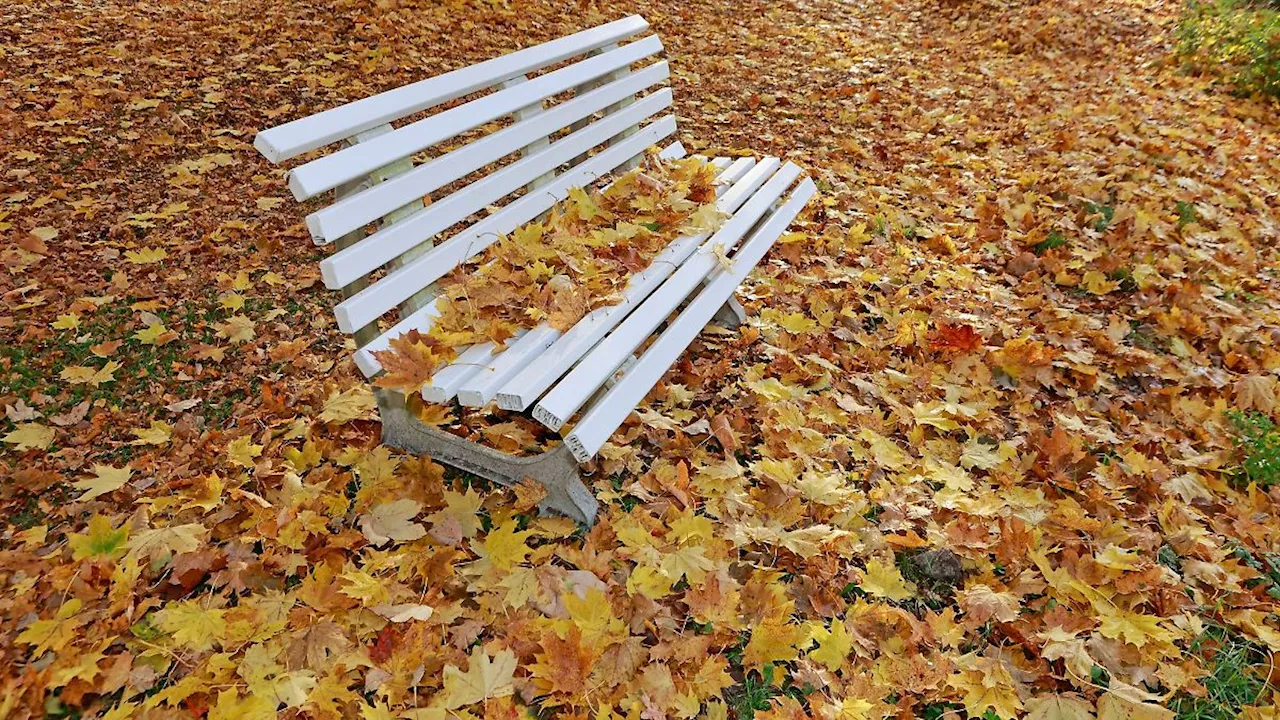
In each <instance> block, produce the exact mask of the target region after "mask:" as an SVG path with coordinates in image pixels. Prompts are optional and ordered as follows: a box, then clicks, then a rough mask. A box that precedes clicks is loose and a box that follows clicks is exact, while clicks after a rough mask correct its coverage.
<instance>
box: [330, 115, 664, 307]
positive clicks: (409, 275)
mask: <svg viewBox="0 0 1280 720" xmlns="http://www.w3.org/2000/svg"><path fill="white" fill-rule="evenodd" d="M646 99H647V98H646ZM638 106H639V103H637V104H636V105H633V106H632V107H633V108H634V107H638ZM630 109H631V108H628V110H630ZM624 112H625V111H624ZM675 129H676V125H675V118H673V117H671V116H670V115H668V116H666V117H663V118H661V119H659V120H657V121H655V122H652V123H650V124H648V125H646V126H645V127H644V128H642V129H641V130H640V132H639V133H637V134H635V135H633V136H631V137H629V138H627V139H626V140H624V141H623V142H620V143H618V144H616V145H613V146H611V147H609V148H607V149H605V150H602V151H600V152H599V153H597V154H596V155H594V156H592V157H591V158H589V159H588V160H587V161H586V162H584V163H582V164H581V165H576V166H574V167H572V168H570V169H569V170H568V171H566V172H565V173H563V174H561V175H560V176H559V177H557V178H556V179H555V181H554V182H552V183H551V184H550V185H547V186H546V187H544V188H541V189H540V190H539V191H537V192H535V193H530V194H526V195H525V196H523V197H521V198H520V199H518V200H516V201H514V202H512V203H510V204H509V205H507V206H506V207H504V208H503V209H502V210H500V211H498V212H497V213H494V214H493V215H490V216H489V217H486V218H484V219H483V220H481V221H479V222H477V223H475V224H474V225H472V226H471V227H469V228H467V229H465V230H463V231H462V232H460V233H458V234H457V235H455V236H453V237H452V238H450V239H448V240H447V241H445V242H442V243H440V244H438V245H436V246H435V247H434V248H433V249H432V250H431V251H430V252H428V253H426V254H424V255H422V256H421V257H419V258H416V259H414V260H412V261H411V262H408V263H405V265H404V266H402V267H401V268H399V269H397V270H394V271H392V272H390V273H388V274H387V275H386V276H385V277H383V278H382V279H381V280H379V281H378V282H377V283H375V284H373V285H372V286H370V287H368V288H366V289H365V290H362V291H360V292H358V293H356V294H355V295H352V296H351V297H349V298H347V299H346V300H344V301H342V302H341V303H339V304H338V305H337V307H335V308H334V315H335V316H336V317H337V319H338V327H340V328H341V329H342V330H343V331H344V332H351V329H354V328H358V327H361V326H363V325H364V324H366V323H368V322H370V321H372V320H375V319H377V318H378V317H380V316H381V315H382V314H383V313H385V312H386V311H387V310H389V309H391V308H392V307H394V306H395V305H396V303H398V302H400V301H401V300H403V299H404V298H406V297H409V296H410V295H412V294H413V293H415V292H417V291H418V290H419V289H421V288H422V287H425V286H426V285H429V284H430V283H433V282H435V281H436V280H439V279H440V278H441V277H443V276H444V275H445V274H447V273H448V272H449V271H451V270H452V269H453V268H455V267H457V266H458V264H459V263H462V262H464V261H465V260H467V259H468V258H470V257H472V256H474V255H476V254H478V253H480V252H483V251H484V249H485V248H487V247H488V246H489V245H491V244H492V243H493V242H494V241H495V240H497V239H498V237H499V236H500V235H503V234H506V233H509V232H511V231H512V230H515V229H516V228H518V227H520V226H521V225H522V224H524V223H526V222H528V221H529V220H531V219H533V218H535V217H537V216H538V214H539V213H542V212H543V211H545V210H547V209H549V208H550V207H551V206H552V205H554V204H555V203H556V202H558V201H560V200H563V199H564V198H565V197H567V196H568V194H569V188H572V187H582V186H585V185H588V184H590V183H591V182H593V181H594V180H595V179H597V178H599V177H600V176H602V175H605V174H607V173H609V172H610V171H612V170H613V169H614V168H616V167H618V166H619V165H621V164H622V163H624V162H626V161H627V160H629V159H631V158H632V157H634V156H635V155H637V154H639V153H641V152H643V151H644V149H645V148H646V147H648V146H650V145H653V144H655V143H657V142H658V141H660V140H662V139H663V138H665V137H667V136H669V135H671V134H672V133H674V132H675ZM584 131H585V130H584ZM580 132H581V131H580ZM567 139H568V138H565V140H567ZM561 142H563V140H561ZM557 145H559V143H556V145H552V146H551V148H548V151H552V150H554V149H555V148H556V146H557ZM544 152H546V151H544ZM536 157H537V156H534V155H531V156H529V157H528V158H526V160H533V159H534V158H536ZM519 162H524V160H521V161H519ZM516 164H518V163H513V164H512V165H511V166H509V167H514V166H515V165H516ZM536 167H537V166H533V165H531V166H530V168H529V170H530V172H534V171H535V170H536ZM490 177H493V176H492V175H491V176H490ZM519 177H520V180H521V181H524V179H525V177H526V175H521V176H519ZM437 204H439V203H437ZM432 207H434V205H433V206H432ZM429 209H430V208H428V210H429ZM406 224H407V223H406ZM396 227H397V228H398V227H400V226H396ZM392 229H393V230H394V229H395V228H392ZM437 232H438V231H437ZM433 234H434V233H433ZM371 237H372V236H371ZM368 242H369V241H368V239H366V240H365V242H364V243H361V244H359V245H356V246H354V247H353V248H352V250H353V251H356V252H354V253H352V254H351V255H352V257H346V256H345V255H346V254H345V253H339V254H335V255H334V256H331V257H330V258H328V259H326V260H325V261H323V262H322V263H321V273H322V275H323V274H324V268H325V267H326V266H325V263H328V262H329V261H334V262H332V263H330V264H329V266H328V267H330V270H329V272H330V273H331V274H330V276H328V277H326V278H325V280H326V285H328V284H330V282H331V281H332V282H333V283H334V284H336V285H337V286H339V287H341V286H342V285H343V284H345V283H342V282H339V280H343V281H349V280H351V279H354V278H355V277H359V276H360V273H367V272H368V271H369V269H371V268H376V267H378V266H379V265H381V264H382V262H385V261H374V262H373V263H370V262H368V261H363V260H362V259H361V258H362V256H361V255H360V254H359V253H360V252H361V251H363V249H364V248H365V245H366V244H367V243H368ZM406 244H407V243H406ZM339 255H344V257H342V258H339V257H338V256H339ZM385 256H386V253H383V254H382V257H385ZM348 260H349V261H350V262H352V263H359V265H357V267H358V268H361V269H360V270H358V271H357V272H354V273H348V272H344V273H343V274H341V275H338V274H337V268H338V267H341V266H339V265H337V263H345V262H347V261H348Z"/></svg>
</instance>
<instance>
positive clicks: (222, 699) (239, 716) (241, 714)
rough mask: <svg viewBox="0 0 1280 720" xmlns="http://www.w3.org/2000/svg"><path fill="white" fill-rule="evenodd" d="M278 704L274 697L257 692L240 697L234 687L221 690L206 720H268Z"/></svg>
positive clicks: (274, 712)
mask: <svg viewBox="0 0 1280 720" xmlns="http://www.w3.org/2000/svg"><path fill="white" fill-rule="evenodd" d="M278 704H279V703H278V702H277V701H276V698H265V697H262V696H260V695H257V694H250V695H246V696H244V697H240V695H239V693H238V692H237V691H236V690H234V689H228V690H221V691H219V692H218V701H217V702H216V703H215V704H214V705H213V707H211V708H209V715H208V717H207V718H206V720H268V719H269V718H274V717H276V706H277V705H278Z"/></svg>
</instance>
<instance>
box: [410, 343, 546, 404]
mask: <svg viewBox="0 0 1280 720" xmlns="http://www.w3.org/2000/svg"><path fill="white" fill-rule="evenodd" d="M525 332H526V331H524V330H519V331H517V332H516V334H515V337H514V338H512V339H513V340H515V339H519V338H520V337H521V336H523V335H524V334H525ZM498 354H499V350H498V346H497V345H495V344H494V343H491V342H486V343H478V344H476V345H472V346H471V347H468V348H466V349H465V350H463V351H462V352H460V353H458V357H457V358H455V359H454V361H453V362H452V363H450V364H449V365H448V366H446V367H444V368H442V369H441V370H440V371H439V372H437V373H436V374H435V375H433V376H432V377H431V380H430V381H428V382H427V383H426V384H424V385H423V386H422V399H423V400H425V401H426V402H434V403H445V402H449V401H450V400H452V399H453V396H454V395H457V394H458V388H459V387H461V386H462V383H464V382H466V380H467V378H469V377H471V376H472V375H475V374H476V373H478V372H480V370H481V369H482V368H484V367H485V366H487V365H488V364H489V363H491V362H493V359H494V358H495V357H497V356H498Z"/></svg>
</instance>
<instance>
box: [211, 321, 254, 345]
mask: <svg viewBox="0 0 1280 720" xmlns="http://www.w3.org/2000/svg"><path fill="white" fill-rule="evenodd" d="M253 325H254V323H253V320H251V319H249V318H248V317H245V316H244V315H232V316H231V317H229V318H227V319H226V321H225V322H220V323H214V324H213V326H214V327H215V328H216V329H217V330H218V337H221V338H226V339H227V340H230V341H231V342H233V343H236V344H237V345H239V344H241V343H247V342H249V341H250V340H252V339H253V337H254V334H255V333H254V330H253Z"/></svg>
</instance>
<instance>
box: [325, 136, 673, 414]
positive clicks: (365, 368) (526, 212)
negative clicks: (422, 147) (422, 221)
mask: <svg viewBox="0 0 1280 720" xmlns="http://www.w3.org/2000/svg"><path fill="white" fill-rule="evenodd" d="M653 127H654V126H653V125H650V126H648V127H646V128H645V133H652V136H650V135H646V136H644V137H640V136H637V137H635V138H629V139H628V140H629V143H630V144H629V145H627V146H623V145H621V144H620V145H617V146H615V147H612V148H609V149H608V150H606V151H604V152H602V153H600V154H599V155H596V156H595V157H593V158H591V159H590V160H588V161H587V162H585V163H583V164H582V165H579V166H577V167H575V168H574V169H573V172H572V173H570V174H566V175H562V176H560V177H559V178H557V183H559V184H561V187H548V188H547V190H548V191H554V197H553V199H551V200H550V201H548V203H547V205H546V207H551V205H552V204H554V203H555V202H556V201H557V200H561V199H564V197H566V196H567V194H568V188H569V187H575V186H581V185H586V184H589V183H590V182H591V181H593V180H595V179H596V178H597V177H599V176H601V175H604V174H606V173H608V172H610V171H612V170H613V169H614V168H616V167H618V166H620V165H621V164H622V163H624V162H626V160H627V159H628V158H629V157H630V156H631V155H634V154H635V153H637V152H641V151H643V150H644V149H645V147H647V145H645V144H644V142H645V141H648V142H649V144H653V143H656V142H657V141H658V140H661V139H662V138H663V137H666V136H667V135H670V134H671V133H672V132H674V131H675V121H674V120H672V121H671V123H670V124H669V128H668V129H666V131H665V132H664V133H663V134H662V135H661V136H659V135H658V134H657V131H655V130H653ZM660 129H661V128H660ZM628 153H630V154H631V155H628ZM658 155H659V156H660V157H662V158H666V159H676V158H680V157H683V156H684V145H682V144H680V142H679V141H677V142H673V143H671V144H670V145H668V146H666V147H665V148H663V149H662V150H661V151H659V152H658ZM531 199H544V196H543V195H542V194H541V193H540V194H539V195H538V196H536V198H527V197H526V198H521V199H520V200H518V201H517V202H515V203H512V205H509V206H507V207H506V208H504V210H503V211H502V212H501V213H499V214H498V215H494V216H492V217H490V218H486V219H485V220H482V221H480V222H479V223H476V225H474V226H472V228H473V229H474V228H475V227H478V226H480V225H484V224H485V223H489V221H490V220H496V219H497V218H498V217H499V215H504V214H505V215H507V217H506V218H505V219H503V220H502V222H503V223H505V224H503V225H495V226H493V227H491V228H490V229H489V230H486V231H485V232H497V233H500V234H501V233H506V232H510V230H514V229H515V228H517V227H519V226H520V225H521V224H523V223H524V222H525V221H526V220H527V219H528V218H532V217H534V216H536V215H537V214H538V213H540V212H542V210H539V209H537V208H538V207H539V206H538V205H533V204H531V205H529V206H528V207H527V208H524V209H520V208H516V207H514V206H515V205H518V204H520V203H525V202H527V201H530V200H531ZM530 208H532V209H530ZM544 209H545V208H544ZM521 218H525V219H521ZM508 224H509V225H510V228H509V229H502V228H506V227H507V225H508ZM415 262H416V261H415ZM403 269H406V270H410V271H413V270H414V269H416V266H415V268H403ZM388 277H389V276H388ZM386 281H387V278H383V280H382V282H386ZM413 292H415V291H410V294H412V293H413ZM398 302H400V301H399V300H395V301H392V304H391V306H390V307H394V306H395V304H396V303H398ZM379 315H381V313H379ZM439 315H440V311H439V310H438V309H436V307H435V303H432V304H431V305H428V306H426V307H424V308H422V309H421V310H418V311H417V312H415V313H413V314H412V315H411V316H409V317H407V318H405V319H404V320H402V321H400V322H398V323H396V324H395V325H394V326H393V327H391V328H390V329H388V330H387V331H386V332H384V333H382V334H381V335H379V336H377V337H376V338H375V339H374V340H373V341H371V342H370V343H369V344H368V345H366V346H364V347H363V348H361V349H359V350H357V351H356V354H355V362H356V366H357V367H359V368H360V372H362V373H364V376H365V377H370V378H371V377H373V376H374V375H377V374H378V373H379V372H381V371H382V366H381V365H380V364H379V363H378V360H377V358H375V357H374V356H373V351H375V350H385V349H387V348H388V347H389V346H390V343H391V340H392V339H393V338H396V337H398V336H400V335H402V334H404V333H407V332H409V331H410V330H417V331H418V332H423V333H425V332H428V331H429V330H430V329H431V325H432V324H433V322H434V321H435V318H437V317H439ZM339 319H341V315H339ZM339 324H341V322H340V323H339ZM520 332H521V333H522V332H523V331H520ZM472 347H475V346H472ZM469 350H470V349H468V350H464V351H463V354H465V353H466V352H468V351H469ZM474 357H476V358H477V359H476V361H475V362H476V363H481V362H482V361H481V360H479V357H480V356H478V355H477V356H474ZM490 359H491V358H489V357H486V358H484V360H483V362H484V363H487V362H488V361H489V360H490ZM454 362H455V364H456V363H457V360H455V361H454ZM449 367H452V365H450V366H448V367H446V368H444V369H443V370H441V371H440V372H445V371H446V370H448V369H449ZM476 367H479V365H478V364H477V365H476ZM455 372H456V371H455ZM460 374H461V373H460ZM439 375H440V373H436V376H435V377H433V378H432V381H433V382H435V381H437V379H438V378H439ZM446 377H449V376H446ZM462 379H465V375H464V376H463V377H461V378H459V379H458V382H461V380H462ZM453 387H454V391H455V392H456V385H455V386H453ZM442 388H444V386H443V385H442ZM443 391H444V390H443V389H442V392H443ZM452 397H453V392H449V393H448V394H447V395H445V396H444V397H442V398H440V399H438V400H435V401H434V402H445V401H447V400H449V399H451V398H452ZM424 399H425V396H424Z"/></svg>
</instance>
